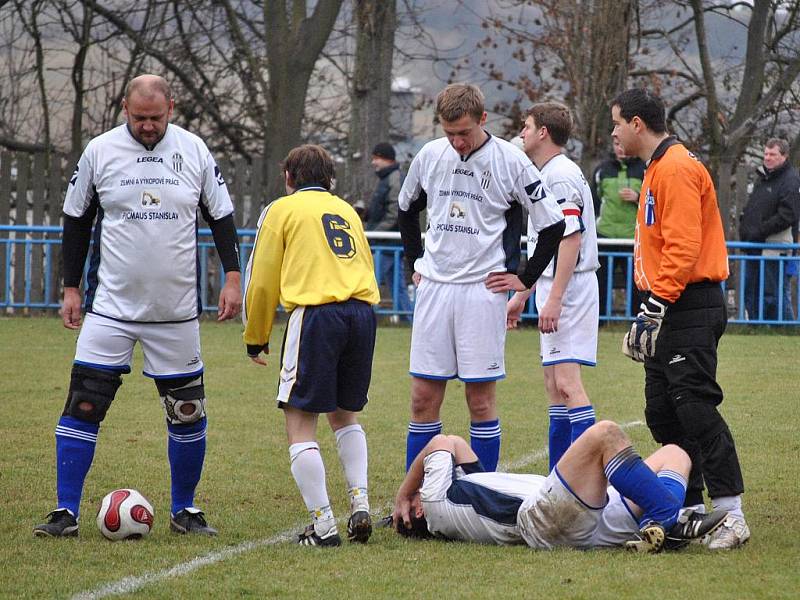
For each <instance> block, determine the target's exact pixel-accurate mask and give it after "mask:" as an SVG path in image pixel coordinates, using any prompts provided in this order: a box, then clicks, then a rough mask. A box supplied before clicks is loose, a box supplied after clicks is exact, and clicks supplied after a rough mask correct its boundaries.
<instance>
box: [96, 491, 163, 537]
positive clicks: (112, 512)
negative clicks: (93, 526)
mask: <svg viewBox="0 0 800 600" xmlns="http://www.w3.org/2000/svg"><path fill="white" fill-rule="evenodd" d="M153 514H154V513H153V505H152V504H150V503H149V502H148V501H147V498H145V497H144V496H142V495H141V494H140V493H139V492H137V491H136V490H128V489H123V490H114V491H113V492H111V493H110V494H108V495H107V496H106V497H105V498H103V502H102V503H101V504H100V510H99V511H98V512H97V528H98V529H99V530H100V533H102V534H103V535H104V536H105V537H107V538H108V539H109V540H112V541H117V540H133V539H139V538H143V537H145V536H146V535H147V534H148V533H150V530H151V529H152V528H153Z"/></svg>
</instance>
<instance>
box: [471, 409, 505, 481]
mask: <svg viewBox="0 0 800 600" xmlns="http://www.w3.org/2000/svg"><path fill="white" fill-rule="evenodd" d="M502 433H503V432H502V430H501V429H500V419H494V420H492V421H481V422H480V423H475V422H474V421H473V422H472V423H470V425H469V445H470V446H471V447H472V451H473V452H474V453H475V454H477V455H478V460H480V461H481V464H482V465H483V468H484V469H485V470H486V471H496V470H497V463H498V461H499V460H500V436H501V435H502Z"/></svg>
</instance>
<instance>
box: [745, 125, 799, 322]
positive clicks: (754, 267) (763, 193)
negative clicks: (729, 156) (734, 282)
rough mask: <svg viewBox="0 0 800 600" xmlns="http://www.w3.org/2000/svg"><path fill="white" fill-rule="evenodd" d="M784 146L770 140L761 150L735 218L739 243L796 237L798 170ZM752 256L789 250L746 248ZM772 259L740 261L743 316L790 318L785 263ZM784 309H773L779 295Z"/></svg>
mask: <svg viewBox="0 0 800 600" xmlns="http://www.w3.org/2000/svg"><path fill="white" fill-rule="evenodd" d="M788 158H789V144H788V143H787V142H786V140H782V139H778V138H772V139H770V140H768V141H767V144H766V147H765V148H764V164H763V165H762V166H761V167H759V168H758V171H757V175H758V178H757V180H756V182H755V184H754V185H753V189H752V192H751V193H750V198H749V199H748V201H747V205H746V206H745V207H744V212H743V213H742V216H741V218H740V221H739V239H741V240H742V241H743V242H758V243H770V244H772V243H784V244H791V243H792V242H794V241H795V240H797V227H798V220H799V219H800V174H798V172H797V170H796V169H795V168H794V167H792V166H791V164H790V163H789V160H788ZM747 254H750V255H755V256H788V255H791V250H790V249H788V248H787V249H786V250H780V249H766V250H763V251H762V250H758V249H756V250H748V251H747ZM762 262H763V265H764V295H763V313H760V312H759V308H760V307H759V287H760V281H759V279H760V276H759V273H760V270H761V263H762ZM781 262H782V261H780V260H777V259H768V260H759V259H752V260H747V261H745V281H744V302H745V309H746V310H747V318H748V319H757V318H763V319H766V320H778V319H779V314H780V318H781V319H782V320H784V321H787V320H788V321H791V320H793V318H794V317H793V311H792V303H791V296H790V293H789V292H790V285H789V273H788V272H787V271H788V270H789V266H790V262H789V261H785V262H784V263H783V266H784V269H783V280H781V277H780V268H781V264H780V263H781ZM781 297H782V298H783V307H782V308H783V310H782V312H781V313H779V312H778V304H779V299H780V298H781Z"/></svg>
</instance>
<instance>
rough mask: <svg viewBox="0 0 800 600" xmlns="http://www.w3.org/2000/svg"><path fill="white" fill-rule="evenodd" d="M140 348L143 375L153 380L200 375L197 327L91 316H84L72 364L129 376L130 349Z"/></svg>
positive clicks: (193, 323)
mask: <svg viewBox="0 0 800 600" xmlns="http://www.w3.org/2000/svg"><path fill="white" fill-rule="evenodd" d="M137 341H138V342H139V343H140V344H141V345H142V353H143V354H144V369H143V371H142V372H143V373H144V374H145V375H146V376H148V377H152V378H154V379H164V378H170V377H189V376H192V375H200V374H201V373H202V372H203V360H202V358H201V357H200V323H199V321H198V320H197V319H194V320H192V321H186V322H183V323H131V322H126V321H116V320H114V319H109V318H107V317H101V316H99V315H95V314H92V313H87V314H86V315H85V316H84V320H83V325H82V326H81V332H80V335H79V336H78V347H77V349H76V351H75V363H76V364H79V365H85V366H87V367H100V368H104V369H112V370H115V371H118V372H120V373H130V372H131V358H132V357H133V346H134V345H135V344H136V342H137Z"/></svg>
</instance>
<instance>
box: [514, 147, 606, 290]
mask: <svg viewBox="0 0 800 600" xmlns="http://www.w3.org/2000/svg"><path fill="white" fill-rule="evenodd" d="M541 174H542V177H543V179H544V183H545V185H546V186H547V187H548V189H549V190H550V192H551V193H552V194H553V196H555V198H556V201H557V202H558V206H559V208H560V209H561V211H562V214H563V215H564V221H565V222H566V225H567V227H566V229H565V230H564V236H565V237H566V236H568V235H569V234H571V233H575V232H576V231H580V232H581V249H580V253H579V254H578V262H577V264H576V266H575V272H576V273H578V272H582V271H596V270H597V269H599V268H600V262H599V259H598V254H597V228H596V227H595V219H594V201H593V199H592V191H591V189H590V188H589V184H588V183H587V182H586V178H585V177H584V176H583V173H582V172H581V168H580V167H579V166H578V165H577V164H575V163H574V162H573V161H571V160H570V159H569V158H567V156H566V155H564V154H557V155H556V156H554V157H553V158H551V159H550V160H548V161H547V162H546V163H545V165H544V166H543V167H542V170H541ZM537 239H538V229H537V228H536V227H535V226H534V224H533V223H532V222H531V221H530V220H528V256H529V257H530V256H533V251H534V248H535V247H536V240H537ZM555 261H556V259H555V258H554V259H553V260H551V261H550V264H548V265H547V268H546V269H545V270H544V273H542V275H543V276H544V277H554V276H555Z"/></svg>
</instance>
